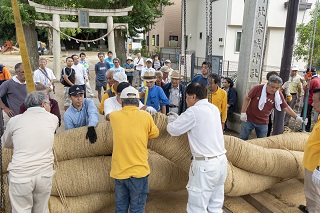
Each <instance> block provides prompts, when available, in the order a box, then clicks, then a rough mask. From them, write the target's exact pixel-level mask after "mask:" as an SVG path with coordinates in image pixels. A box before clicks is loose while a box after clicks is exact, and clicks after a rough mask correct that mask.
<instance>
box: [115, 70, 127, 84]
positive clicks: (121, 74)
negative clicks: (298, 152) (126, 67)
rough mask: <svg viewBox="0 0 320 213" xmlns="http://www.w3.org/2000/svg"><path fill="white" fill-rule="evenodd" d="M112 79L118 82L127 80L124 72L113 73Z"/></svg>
mask: <svg viewBox="0 0 320 213" xmlns="http://www.w3.org/2000/svg"><path fill="white" fill-rule="evenodd" d="M113 80H115V81H117V82H119V83H122V82H128V79H127V75H126V74H125V73H124V72H116V73H115V74H113Z"/></svg>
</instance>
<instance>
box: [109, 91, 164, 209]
mask: <svg viewBox="0 0 320 213" xmlns="http://www.w3.org/2000/svg"><path fill="white" fill-rule="evenodd" d="M120 98H121V101H122V107H123V108H122V109H121V110H118V111H113V112H111V113H110V114H109V118H110V122H111V126H112V132H113V152H112V161H111V172H110V176H111V177H112V178H114V179H115V183H114V191H115V198H116V211H115V212H128V209H129V207H130V212H135V213H143V212H144V208H145V205H146V201H147V196H148V193H149V186H148V177H149V174H150V167H149V164H148V148H147V145H148V141H149V139H151V138H157V137H158V136H159V129H158V128H157V126H156V125H155V123H154V121H153V119H152V117H151V115H150V114H149V113H148V112H145V111H142V110H139V108H138V106H139V93H138V90H136V89H135V88H133V87H127V88H125V89H123V90H122V92H121V95H120Z"/></svg>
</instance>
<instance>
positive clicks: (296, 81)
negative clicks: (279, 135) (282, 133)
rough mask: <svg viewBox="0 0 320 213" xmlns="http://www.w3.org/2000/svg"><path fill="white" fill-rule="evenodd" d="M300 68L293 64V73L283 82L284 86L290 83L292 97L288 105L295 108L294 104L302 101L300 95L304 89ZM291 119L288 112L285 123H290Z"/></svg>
mask: <svg viewBox="0 0 320 213" xmlns="http://www.w3.org/2000/svg"><path fill="white" fill-rule="evenodd" d="M298 70H299V67H298V66H296V65H293V66H292V67H291V73H290V76H289V81H287V82H286V83H284V84H283V86H282V87H284V86H285V85H286V84H287V83H288V88H287V89H288V90H289V91H288V92H290V95H291V97H292V100H291V101H287V103H288V105H289V106H290V107H291V108H292V109H294V106H295V105H296V103H299V102H300V95H301V91H302V83H301V81H302V80H303V78H302V76H301V75H299V74H297V72H298ZM289 120H290V115H288V114H286V116H285V119H284V125H285V126H288V125H289Z"/></svg>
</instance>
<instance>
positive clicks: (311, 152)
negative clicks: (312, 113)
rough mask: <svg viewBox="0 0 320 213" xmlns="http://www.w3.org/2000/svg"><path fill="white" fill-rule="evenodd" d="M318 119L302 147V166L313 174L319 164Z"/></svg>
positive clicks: (319, 125)
mask: <svg viewBox="0 0 320 213" xmlns="http://www.w3.org/2000/svg"><path fill="white" fill-rule="evenodd" d="M319 120H320V117H319V118H318V121H317V123H316V124H315V125H314V127H313V130H312V132H311V134H310V136H309V138H308V140H307V143H306V144H305V145H304V155H303V162H302V165H303V166H304V168H306V169H308V170H309V171H311V172H313V171H314V170H315V168H316V167H317V166H318V165H319V163H320V122H319Z"/></svg>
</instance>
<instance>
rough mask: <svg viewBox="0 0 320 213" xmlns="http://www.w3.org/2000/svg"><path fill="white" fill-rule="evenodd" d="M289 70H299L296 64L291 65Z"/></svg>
mask: <svg viewBox="0 0 320 213" xmlns="http://www.w3.org/2000/svg"><path fill="white" fill-rule="evenodd" d="M291 70H297V71H298V70H299V67H298V65H292V66H291Z"/></svg>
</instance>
